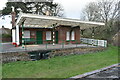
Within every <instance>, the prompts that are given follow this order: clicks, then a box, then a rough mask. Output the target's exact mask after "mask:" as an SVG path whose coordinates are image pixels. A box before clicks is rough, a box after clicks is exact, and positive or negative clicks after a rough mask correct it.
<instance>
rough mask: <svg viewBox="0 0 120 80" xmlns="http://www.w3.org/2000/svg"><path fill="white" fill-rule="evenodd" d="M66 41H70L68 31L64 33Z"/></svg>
mask: <svg viewBox="0 0 120 80" xmlns="http://www.w3.org/2000/svg"><path fill="white" fill-rule="evenodd" d="M66 40H70V31H67V32H66Z"/></svg>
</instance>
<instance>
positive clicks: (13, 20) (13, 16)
mask: <svg viewBox="0 0 120 80" xmlns="http://www.w3.org/2000/svg"><path fill="white" fill-rule="evenodd" d="M11 16H12V28H13V27H15V17H16V13H15V8H14V7H13V6H12V12H11Z"/></svg>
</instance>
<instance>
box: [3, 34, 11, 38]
mask: <svg viewBox="0 0 120 80" xmlns="http://www.w3.org/2000/svg"><path fill="white" fill-rule="evenodd" d="M9 37H12V35H11V34H2V38H9Z"/></svg>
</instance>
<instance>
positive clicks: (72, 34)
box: [71, 31, 75, 40]
mask: <svg viewBox="0 0 120 80" xmlns="http://www.w3.org/2000/svg"><path fill="white" fill-rule="evenodd" d="M71 40H75V31H72V32H71Z"/></svg>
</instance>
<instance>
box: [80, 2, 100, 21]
mask: <svg viewBox="0 0 120 80" xmlns="http://www.w3.org/2000/svg"><path fill="white" fill-rule="evenodd" d="M99 11H100V10H99V7H98V5H97V3H95V2H90V3H89V4H88V5H86V7H85V8H84V9H83V13H82V15H83V16H82V18H83V19H84V20H88V21H100V14H99Z"/></svg>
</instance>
